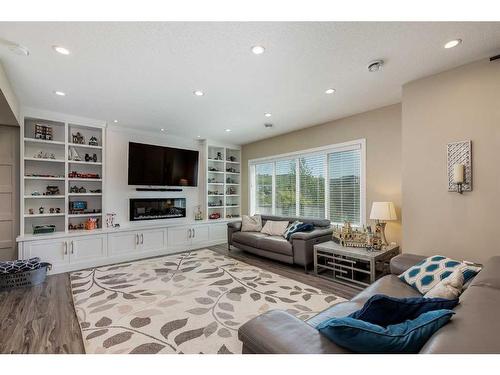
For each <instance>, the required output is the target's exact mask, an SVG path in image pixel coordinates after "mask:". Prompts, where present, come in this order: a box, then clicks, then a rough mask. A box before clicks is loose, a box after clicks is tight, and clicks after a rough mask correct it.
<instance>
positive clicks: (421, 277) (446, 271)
mask: <svg viewBox="0 0 500 375" xmlns="http://www.w3.org/2000/svg"><path fill="white" fill-rule="evenodd" d="M457 268H459V269H461V270H462V273H463V275H464V282H467V281H468V280H470V279H471V278H473V277H474V276H476V274H477V273H478V272H479V271H481V267H476V266H471V265H468V264H466V263H462V262H459V261H457V260H454V259H451V258H447V257H445V256H442V255H434V256H432V257H429V258H426V259H424V260H422V261H421V262H419V263H417V264H415V265H414V266H413V267H411V268H409V269H408V270H406V271H405V272H404V273H402V274H401V275H399V278H400V279H401V280H403V281H405V282H406V283H407V284H408V285H410V286H412V287H413V288H415V289H417V290H418V291H419V292H420V293H422V294H425V293H427V292H428V291H429V290H431V289H432V288H433V287H434V286H435V285H436V284H438V283H439V282H440V281H441V280H443V279H445V278H447V277H448V276H450V275H451V274H452V273H453V271H454V270H456V269H457Z"/></svg>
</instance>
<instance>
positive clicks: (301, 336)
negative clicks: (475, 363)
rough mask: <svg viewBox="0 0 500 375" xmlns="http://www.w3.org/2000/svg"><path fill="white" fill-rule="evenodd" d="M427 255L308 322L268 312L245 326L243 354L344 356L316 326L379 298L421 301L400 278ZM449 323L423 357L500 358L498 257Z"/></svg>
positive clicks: (400, 262) (409, 259)
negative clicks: (448, 355)
mask: <svg viewBox="0 0 500 375" xmlns="http://www.w3.org/2000/svg"><path fill="white" fill-rule="evenodd" d="M423 258H424V257H422V256H417V255H410V254H402V255H398V256H396V257H394V258H393V259H392V260H391V275H387V276H384V277H382V278H380V279H379V280H377V281H376V282H375V283H373V284H372V285H370V286H369V287H368V288H366V289H365V290H363V291H362V292H361V293H360V294H358V295H357V296H356V297H354V298H353V299H352V300H351V301H348V302H341V303H339V304H336V305H334V306H332V307H330V308H328V309H326V310H324V311H323V312H321V313H320V314H318V315H316V316H314V317H313V318H311V319H309V320H308V321H307V322H304V321H302V320H300V319H298V318H296V317H294V316H293V315H291V314H288V313H287V312H285V311H281V310H272V311H268V312H266V313H264V314H262V315H260V316H258V317H256V318H254V319H252V320H250V321H248V322H247V323H245V324H244V325H242V326H241V327H240V329H239V331H238V336H239V339H240V340H241V341H242V342H243V353H258V354H267V353H269V354H299V353H304V354H335V353H339V354H346V353H350V352H349V350H347V349H344V348H342V347H339V346H337V345H336V344H335V343H333V342H332V341H330V340H329V339H327V338H326V337H325V336H323V335H321V334H320V333H319V332H318V331H317V330H316V329H315V328H314V327H315V326H316V325H317V324H318V323H320V322H322V321H324V320H326V319H329V318H332V317H343V316H347V315H349V314H351V313H352V312H354V311H356V310H359V309H360V308H361V307H362V306H363V305H364V303H365V302H366V301H367V300H368V299H369V298H370V297H371V296H373V295H375V294H385V295H388V296H392V297H399V298H403V297H421V296H422V295H421V294H420V293H419V292H418V291H417V290H416V289H413V288H412V287H411V286H409V285H408V284H406V283H405V282H403V281H401V280H400V279H399V278H398V277H397V275H399V274H401V273H403V272H404V271H406V270H407V269H408V268H410V267H412V266H413V265H415V264H416V263H418V262H419V261H420V260H422V259H423ZM454 311H455V313H456V314H455V315H454V316H453V318H452V319H451V321H450V322H449V323H448V324H447V325H445V326H444V327H443V328H441V329H440V330H439V331H437V332H436V333H435V334H434V335H433V336H432V337H431V338H430V339H429V341H427V343H426V344H425V345H424V347H423V348H422V349H421V351H420V353H424V354H430V353H445V354H462V353H466V354H468V353H475V354H481V353H496V354H500V340H499V336H500V324H499V323H498V317H499V316H500V256H496V257H493V258H491V259H490V260H489V261H488V262H486V264H485V265H484V268H483V269H482V271H481V272H479V274H478V275H477V276H476V277H474V279H472V281H471V282H470V285H469V286H468V287H467V289H466V290H465V291H464V292H463V293H462V295H461V296H460V304H459V305H458V306H457V307H456V308H455V309H454Z"/></svg>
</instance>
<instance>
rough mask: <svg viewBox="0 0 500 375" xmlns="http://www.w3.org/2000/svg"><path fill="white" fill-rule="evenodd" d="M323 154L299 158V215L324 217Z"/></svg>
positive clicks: (324, 162) (324, 159) (324, 160)
mask: <svg viewBox="0 0 500 375" xmlns="http://www.w3.org/2000/svg"><path fill="white" fill-rule="evenodd" d="M325 165H326V158H325V155H322V154H319V155H310V156H304V157H301V158H299V181H300V188H299V189H300V190H299V191H300V200H299V203H300V205H299V206H300V212H299V215H300V216H307V217H318V218H324V217H325Z"/></svg>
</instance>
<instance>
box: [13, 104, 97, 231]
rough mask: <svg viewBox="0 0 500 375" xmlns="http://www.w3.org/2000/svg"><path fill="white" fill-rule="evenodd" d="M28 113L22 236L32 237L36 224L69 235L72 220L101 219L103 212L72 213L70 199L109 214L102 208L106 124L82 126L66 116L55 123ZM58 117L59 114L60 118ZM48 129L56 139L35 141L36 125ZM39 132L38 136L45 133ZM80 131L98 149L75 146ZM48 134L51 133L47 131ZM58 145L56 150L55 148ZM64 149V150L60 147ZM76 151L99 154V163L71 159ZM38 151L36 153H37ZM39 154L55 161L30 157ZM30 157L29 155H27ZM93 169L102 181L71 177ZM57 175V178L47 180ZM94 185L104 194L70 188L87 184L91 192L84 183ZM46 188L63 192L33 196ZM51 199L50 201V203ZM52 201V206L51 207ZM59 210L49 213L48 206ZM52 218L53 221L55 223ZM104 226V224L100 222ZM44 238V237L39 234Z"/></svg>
mask: <svg viewBox="0 0 500 375" xmlns="http://www.w3.org/2000/svg"><path fill="white" fill-rule="evenodd" d="M29 112H31V111H27V113H25V116H24V121H23V122H22V132H21V134H22V136H21V149H20V155H21V159H22V160H24V162H23V163H21V171H20V172H21V173H20V174H21V176H22V177H21V194H20V195H21V197H23V198H22V199H21V212H24V214H22V218H23V220H21V235H25V234H31V233H32V227H33V225H36V224H37V223H40V224H44V225H46V224H47V225H48V224H53V225H55V226H56V233H69V229H68V227H69V224H70V221H69V219H70V218H75V217H80V218H88V217H99V216H102V215H103V214H102V213H89V214H81V215H75V214H69V204H70V203H71V200H70V199H71V198H73V200H75V198H74V197H77V198H76V199H78V200H85V199H86V198H88V197H90V198H88V200H89V202H90V203H89V209H95V210H98V211H101V212H106V211H105V210H104V207H103V202H104V193H105V191H104V186H103V181H104V177H105V171H106V170H105V164H104V161H105V160H106V155H105V151H106V150H105V147H104V145H105V144H106V128H105V123H97V122H96V123H91V124H87V123H86V122H85V121H86V120H83V122H82V123H74V122H73V120H74V119H73V120H71V121H65V120H63V119H61V118H63V117H64V116H63V115H60V116H61V118H59V119H57V120H53V119H50V118H39V117H38V112H36V111H35V113H36V115H35V116H29ZM58 116H59V115H58ZM37 125H42V126H48V127H49V128H50V132H51V133H52V137H53V139H54V140H45V139H38V138H35V133H36V126H37ZM43 132H44V131H43V130H42V133H38V134H43ZM77 132H79V133H80V134H81V136H82V137H83V138H84V139H85V140H86V141H88V140H90V139H91V138H92V137H95V138H96V139H97V141H98V142H99V146H92V145H89V144H76V143H73V135H76V133H77ZM47 133H48V132H47ZM56 146H57V147H56ZM60 146H62V147H60ZM73 148H76V150H78V153H79V154H80V155H85V153H90V154H91V155H92V151H93V153H95V154H97V158H98V159H99V161H97V162H93V161H85V160H80V161H76V160H70V158H71V157H72V156H71V155H73V153H72V151H73ZM35 152H36V154H35ZM39 152H42V153H43V154H45V153H46V154H47V155H50V154H55V156H56V159H49V158H47V159H44V158H36V157H29V155H35V156H36V155H38V153H39ZM26 155H28V156H26ZM90 166H97V167H98V168H99V170H98V173H99V178H70V177H69V173H70V172H73V171H75V172H77V173H89V172H90V171H92V172H93V171H94V170H96V171H97V169H91V167H90ZM44 176H56V177H44ZM85 182H88V183H92V185H90V186H91V187H90V189H92V190H94V189H100V191H101V193H90V192H89V193H69V188H70V185H74V184H76V185H77V186H78V187H80V185H84V187H85V188H86V189H87V191H89V186H87V185H85V184H84V183H85ZM47 185H57V186H58V187H59V189H60V193H59V194H58V195H31V193H32V192H44V191H45V188H46V186H47ZM49 199H50V200H51V201H49ZM49 202H50V203H51V204H49ZM39 206H43V207H45V212H46V213H43V214H40V213H38V212H39V211H38V208H39ZM51 206H52V208H59V209H60V210H61V212H60V213H55V212H54V213H50V212H48V210H49V209H48V208H47V207H49V208H50V207H51ZM31 209H33V211H34V213H33V214H32V215H31V214H29V211H30V210H31ZM52 219H53V220H52ZM100 225H102V223H100ZM40 236H42V235H40Z"/></svg>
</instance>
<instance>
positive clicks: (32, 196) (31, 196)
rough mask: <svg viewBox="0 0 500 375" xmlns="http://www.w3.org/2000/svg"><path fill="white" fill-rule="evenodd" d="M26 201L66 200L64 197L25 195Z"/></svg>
mask: <svg viewBox="0 0 500 375" xmlns="http://www.w3.org/2000/svg"><path fill="white" fill-rule="evenodd" d="M24 199H64V195H25V196H24Z"/></svg>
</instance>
